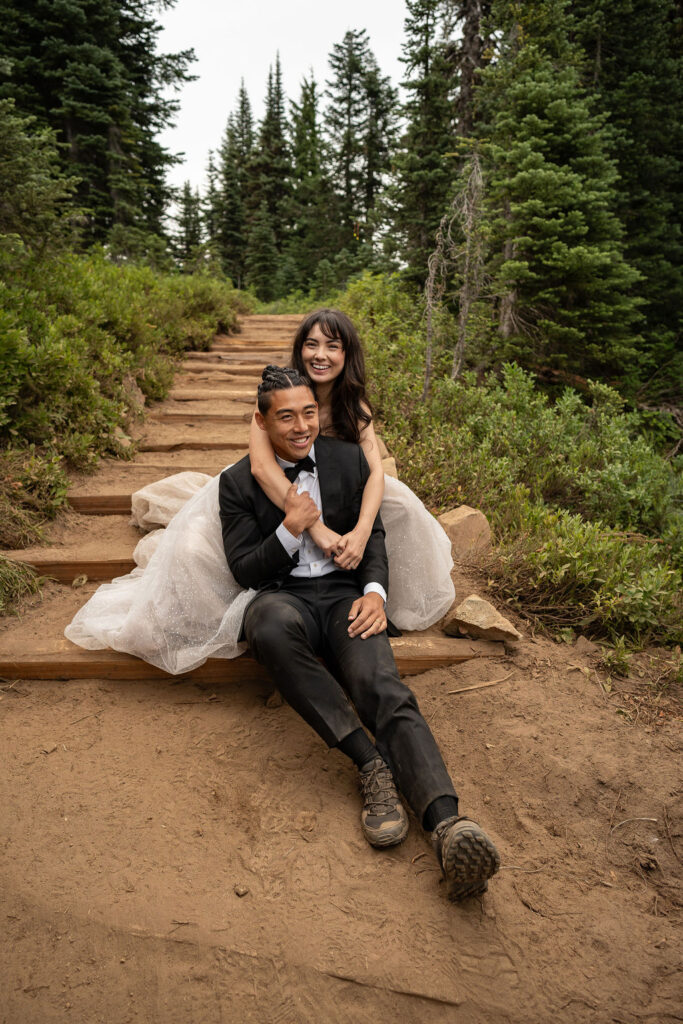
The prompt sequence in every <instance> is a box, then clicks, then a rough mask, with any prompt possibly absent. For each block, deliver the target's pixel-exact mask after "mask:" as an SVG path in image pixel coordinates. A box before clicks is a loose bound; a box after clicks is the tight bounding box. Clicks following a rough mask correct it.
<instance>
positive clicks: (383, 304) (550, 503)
mask: <svg viewBox="0 0 683 1024" xmlns="http://www.w3.org/2000/svg"><path fill="white" fill-rule="evenodd" d="M342 305H343V307H344V308H345V309H346V311H347V312H348V313H349V314H350V315H351V316H352V317H353V318H354V320H355V321H356V323H357V324H358V326H359V328H360V331H361V336H362V338H363V340H364V342H365V345H366V348H367V354H368V362H369V368H370V378H371V387H372V398H373V402H374V406H375V413H376V415H377V416H378V418H379V419H380V421H383V432H384V436H385V438H386V440H387V443H388V444H389V445H390V447H391V449H392V451H393V453H394V455H395V456H396V457H397V460H398V461H399V464H400V467H401V474H402V477H403V479H404V480H405V481H406V483H407V484H408V485H409V486H411V487H412V488H413V489H414V490H415V491H416V492H417V493H418V494H419V495H420V497H421V498H422V499H423V500H424V501H425V502H426V504H427V505H428V506H429V507H431V508H432V509H434V510H435V511H437V512H438V511H441V510H443V509H445V508H450V507H452V506H453V505H458V504H468V505H473V506H475V507H478V508H481V509H482V511H484V512H485V514H486V515H487V516H488V518H489V519H490V521H491V524H492V526H493V528H494V531H495V533H496V535H497V538H498V540H499V542H500V545H501V546H500V548H499V551H498V553H497V555H496V558H495V559H494V561H493V562H492V564H491V566H490V568H489V572H490V575H491V578H492V582H493V586H494V587H495V588H496V589H497V591H498V592H499V593H500V594H501V595H503V596H504V597H506V598H509V599H510V600H512V601H514V602H515V603H516V604H517V605H518V606H519V607H520V610H522V611H524V610H526V611H527V612H529V613H531V614H535V615H537V616H538V617H539V618H543V619H545V621H547V622H551V623H557V624H560V625H580V626H582V628H584V629H585V630H586V631H587V632H590V633H592V634H594V635H607V636H617V635H619V634H620V633H623V634H627V635H628V636H629V637H631V639H633V640H635V641H642V640H644V639H663V640H672V639H674V638H676V637H678V636H680V611H681V606H680V597H679V592H680V588H681V573H680V571H679V570H680V567H681V565H682V562H683V558H682V553H681V541H682V539H683V513H682V512H681V497H682V496H683V487H682V485H681V475H680V472H677V471H676V467H672V465H671V464H670V463H669V462H668V461H667V460H666V459H664V458H662V457H661V456H660V455H658V454H657V453H656V452H655V451H654V450H653V449H652V448H651V447H650V445H649V444H648V443H647V442H646V440H645V439H644V438H643V437H642V436H641V435H639V433H638V426H639V420H638V418H637V417H636V416H635V415H634V414H631V413H627V412H625V411H624V406H623V401H622V399H621V398H620V396H619V395H618V394H617V393H616V392H615V391H614V390H612V389H611V388H609V387H607V386H606V385H604V384H592V385H591V388H590V399H591V402H590V404H587V403H586V402H584V401H583V400H582V398H581V397H580V396H579V395H578V394H577V393H576V392H574V391H572V390H571V389H567V390H566V391H565V392H564V393H563V394H562V395H561V396H560V397H559V398H558V399H557V401H555V402H554V403H552V402H551V401H550V399H549V398H548V396H547V395H546V394H545V393H544V392H542V391H540V390H538V388H537V387H536V385H535V382H534V379H533V377H532V376H531V375H530V374H528V373H526V372H525V371H524V370H522V369H521V368H520V367H518V366H516V365H514V364H509V365H506V366H505V367H503V370H502V374H501V376H500V378H499V377H497V376H495V375H490V376H489V377H487V378H485V379H483V380H481V381H478V380H477V378H476V377H475V375H474V374H469V375H466V376H465V377H464V379H462V380H460V381H458V382H454V381H452V380H451V379H450V377H449V375H448V367H449V362H450V358H449V357H450V351H449V350H450V348H451V346H452V333H449V332H452V325H451V322H450V319H449V317H448V315H447V314H446V313H444V312H443V311H440V312H439V313H438V316H437V322H436V330H435V337H436V343H435V347H434V353H433V357H434V375H433V383H432V388H431V392H430V394H429V396H428V397H427V399H426V400H423V398H422V392H423V384H424V380H423V377H424V365H425V352H426V339H425V331H424V324H423V320H422V308H421V303H420V302H419V301H417V302H416V301H415V300H414V298H413V297H411V296H410V295H408V294H406V293H405V292H404V291H403V290H402V288H401V287H400V285H399V282H398V280H397V279H395V278H389V279H387V278H381V277H373V276H371V275H366V276H365V277H364V278H362V279H361V280H360V281H357V282H353V283H352V284H351V285H350V286H349V289H348V290H347V292H346V294H345V296H344V297H343V299H342Z"/></svg>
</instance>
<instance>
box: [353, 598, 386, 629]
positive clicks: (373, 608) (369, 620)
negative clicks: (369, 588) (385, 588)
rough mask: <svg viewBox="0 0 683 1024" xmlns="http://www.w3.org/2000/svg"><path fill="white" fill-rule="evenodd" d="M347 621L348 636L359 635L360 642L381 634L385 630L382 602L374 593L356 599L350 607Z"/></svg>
mask: <svg viewBox="0 0 683 1024" xmlns="http://www.w3.org/2000/svg"><path fill="white" fill-rule="evenodd" d="M349 619H350V620H351V625H350V626H349V636H359V635H360V638H361V640H365V639H367V637H369V636H374V635H375V633H381V632H382V631H383V630H385V629H386V628H387V617H386V615H385V613H384V601H383V600H382V598H381V597H380V595H379V594H376V593H370V594H366V595H365V596H364V597H359V598H357V599H356V600H355V601H354V602H353V604H352V605H351V611H350V612H349Z"/></svg>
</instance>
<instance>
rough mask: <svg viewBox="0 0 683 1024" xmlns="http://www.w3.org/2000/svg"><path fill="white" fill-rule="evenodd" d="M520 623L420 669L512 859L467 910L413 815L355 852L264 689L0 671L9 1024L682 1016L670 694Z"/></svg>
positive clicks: (320, 752) (631, 1022)
mask: <svg viewBox="0 0 683 1024" xmlns="http://www.w3.org/2000/svg"><path fill="white" fill-rule="evenodd" d="M242 337H244V336H242ZM162 427H165V425H162V424H158V425H157V428H156V429H157V430H158V429H159V428H162ZM176 455H177V457H176ZM197 456H198V458H199V457H200V456H202V457H203V461H201V462H198V463H197V468H204V467H205V466H206V467H208V465H210V464H212V463H211V460H212V459H214V458H216V457H218V461H220V453H213V454H211V453H204V452H197ZM142 457H143V458H145V459H146V464H147V465H150V464H151V465H155V464H156V465H164V466H166V465H169V463H168V462H167V461H166V459H167V455H166V454H165V453H164V454H155V455H154V456H152V453H149V452H148V453H145V455H143V456H142ZM152 457H154V458H155V459H157V460H159V461H158V462H157V463H153V462H152V463H150V462H149V460H150V459H151V458H152ZM192 458H193V453H192V452H189V454H188V453H187V452H185V453H176V454H174V458H173V460H172V461H171V462H170V465H171V466H173V465H177V464H180V465H183V466H184V465H185V464H187V463H188V462H191V461H192ZM106 473H107V477H108V480H113V479H114V477H115V473H113V467H112V464H111V463H109V464H108V465H107V467H106ZM130 473H131V471H130V469H129V468H128V467H127V466H126V467H123V466H122V472H121V480H120V483H121V487H125V481H126V479H129V476H130ZM112 474H113V476H112ZM114 482H115V481H114ZM85 520H88V517H80V516H75V515H73V514H71V515H70V516H69V517H67V518H66V520H65V521H63V522H62V523H61V524H59V525H57V526H56V528H55V533H54V539H55V540H56V542H57V544H59V545H62V546H65V547H66V546H68V540H69V538H72V537H73V536H74V531H75V530H79V529H81V528H84V525H85V523H84V521H85ZM88 523H89V525H88V531H92V530H93V529H101V530H104V531H109V532H108V533H107V537H108V540H109V542H110V543H112V544H113V545H115V546H116V547H117V548H118V547H119V546H120V545H123V543H124V541H125V538H126V536H127V533H126V531H127V530H130V529H131V528H130V527H128V526H127V525H126V523H125V520H123V519H119V518H118V517H111V522H107V517H104V518H100V517H98V519H97V521H96V522H95V523H94V522H93V519H92V518H90V519H89V520H88ZM86 532H87V531H86ZM88 535H89V536H90V533H89V534H88ZM457 585H458V590H459V593H460V595H461V596H465V594H466V593H469V592H471V591H472V590H475V589H476V590H479V592H481V590H482V585H483V581H481V580H476V579H474V578H471V577H468V576H467V575H466V574H465V573H464V571H462V570H461V571H459V572H458V574H457ZM94 587H95V584H92V583H87V584H86V585H85V586H84V587H82V588H79V589H73V588H71V587H62V586H59V585H57V584H52V585H49V586H48V587H46V588H45V590H44V591H43V593H42V595H41V596H40V597H37V598H33V599H31V601H30V602H28V603H27V604H26V606H25V607H24V609H23V614H22V616H21V618H20V619H18V620H4V621H3V620H0V646H3V645H4V647H5V649H10V648H11V649H12V650H17V649H21V645H22V644H23V645H24V646H25V649H31V648H36V649H37V648H39V647H40V646H41V644H42V643H44V642H45V637H46V636H49V635H57V634H58V633H59V631H60V630H61V629H62V628H63V625H64V624H65V623H66V622H67V621H68V620H69V618H70V617H71V615H72V614H73V612H74V611H75V610H76V609H77V608H78V607H79V606H80V604H81V603H82V601H83V600H84V599H85V597H87V596H88V594H89V593H91V592H92V590H93V589H94ZM518 625H519V626H520V628H521V629H522V630H523V632H524V633H525V638H524V639H523V640H522V641H521V642H520V643H519V644H517V645H515V648H514V649H510V650H509V651H508V655H507V656H506V657H505V658H499V659H478V660H474V661H471V662H467V663H465V664H464V665H459V666H456V667H453V668H450V669H438V670H433V671H431V672H428V673H425V674H423V675H420V676H415V677H413V678H412V679H411V680H410V684H411V686H412V687H413V689H414V690H415V693H416V694H417V697H418V700H419V702H420V705H421V707H422V710H423V712H424V714H425V716H426V718H427V719H428V721H429V722H430V724H431V727H432V728H433V730H434V732H435V735H436V737H437V739H438V742H439V744H440V746H441V749H442V751H443V754H444V757H445V759H446V762H447V764H448V766H449V769H450V770H451V773H452V775H453V778H454V780H455V782H456V786H457V788H458V791H459V793H460V797H461V807H462V810H463V811H465V812H467V813H469V814H471V815H473V816H474V817H475V818H476V819H477V820H478V821H479V822H480V823H481V824H482V825H483V826H484V827H485V828H486V829H487V830H489V831H490V833H491V834H492V836H493V837H494V838H495V840H496V842H497V843H498V845H499V848H500V850H501V855H502V865H503V866H502V870H501V872H500V874H499V875H497V876H496V877H495V878H494V879H493V880H492V882H491V885H490V889H489V892H488V894H487V895H486V896H485V897H483V898H482V899H478V900H473V901H469V903H467V904H465V905H452V904H450V903H449V902H448V901H447V899H446V897H445V895H444V892H443V886H442V885H441V884H440V879H439V872H438V869H437V865H436V861H435V859H434V858H433V855H432V853H431V851H430V849H429V847H428V845H427V842H426V839H425V837H424V836H423V834H422V833H421V830H420V828H419V827H418V824H417V823H416V822H415V821H412V827H411V832H410V834H409V837H408V839H407V840H406V842H405V843H404V844H403V845H402V846H401V847H399V848H397V849H393V850H390V851H384V852H380V851H377V850H373V849H371V848H370V847H369V846H368V845H367V844H366V843H365V842H364V840H363V838H362V835H361V832H360V827H359V811H360V800H359V795H358V791H357V783H356V778H355V770H354V769H353V768H352V767H351V766H350V765H349V764H348V763H347V762H346V760H345V759H344V758H343V756H342V755H341V754H339V753H338V752H336V751H328V750H326V748H325V747H324V744H323V743H322V741H320V740H319V739H318V738H317V737H316V736H315V735H314V734H313V733H312V732H311V731H310V730H309V729H308V727H307V726H306V725H305V724H304V723H303V722H302V721H301V720H299V719H298V717H297V716H296V715H295V714H294V712H292V711H291V709H289V708H288V707H287V706H283V705H282V704H281V703H280V702H279V701H278V700H274V699H273V698H272V694H271V692H270V688H269V687H268V686H264V685H263V684H262V683H257V682H254V683H243V684H235V683H234V682H233V683H231V682H230V681H229V680H227V679H226V682H225V683H224V684H222V685H218V686H216V685H214V686H211V687H206V686H203V685H198V684H197V683H193V682H192V680H191V679H169V681H168V682H163V683H159V682H153V683H150V682H148V683H115V682H103V681H101V680H97V679H93V680H86V681H71V682H35V681H29V682H26V681H14V682H13V681H12V680H7V681H4V682H2V683H0V723H1V730H2V739H1V741H0V742H1V743H2V749H3V752H4V770H3V772H2V776H1V782H0V801H1V804H2V808H3V812H2V821H3V827H2V841H1V845H0V849H1V850H2V862H1V866H0V879H1V881H0V890H1V891H2V914H3V920H4V928H3V929H2V933H1V935H0V955H1V957H2V967H1V968H0V1022H2V1024H37V1022H40V1024H51V1022H59V1024H62V1022H65V1021H69V1020H73V1021H86V1022H99V1021H101V1022H106V1024H118V1022H121V1024H123V1022H133V1021H140V1022H155V1024H156V1022H158V1024H187V1022H197V1024H199V1022H201V1024H225V1022H233V1021H235V1022H243V1021H244V1022H252V1021H253V1022H264V1021H268V1022H271V1021H272V1022H276V1024H298V1022H306V1024H308V1022H311V1024H318V1022H332V1024H336V1022H339V1024H350V1022H354V1024H355V1022H356V1021H365V1020H368V1021H371V1020H372V1021H380V1022H385V1021H386V1022H389V1021H394V1020H396V1019H398V1020H401V1021H405V1022H409V1024H412V1022H415V1024H431V1022H435V1024H436V1022H437V1021H439V1022H441V1021H449V1022H451V1021H452V1022H458V1024H460V1022H462V1024H499V1022H500V1024H504V1022H505V1024H506V1022H510V1024H513V1022H514V1024H517V1022H519V1024H547V1022H550V1021H561V1022H563V1024H565V1022H566V1024H579V1022H600V1024H602V1022H619V1024H636V1022H640V1021H652V1022H668V1021H673V1020H680V1019H681V1017H682V1016H683V1015H682V1014H681V1000H680V995H681V985H680V973H678V968H679V959H680V952H679V949H680V947H679V945H678V944H677V925H678V924H679V920H680V907H681V899H680V897H681V888H680V868H681V863H680V858H681V856H683V845H682V844H681V838H680V831H681V829H680V821H681V814H680V811H681V802H680V770H679V768H678V766H677V757H676V755H677V753H678V752H679V750H680V717H679V715H678V708H679V705H678V704H677V703H676V701H675V699H674V695H673V694H671V693H669V692H668V691H666V690H665V691H664V692H663V693H661V694H659V695H657V694H656V693H655V691H654V690H652V688H651V687H648V685H647V681H648V678H651V676H652V675H653V672H652V671H648V669H651V668H652V664H653V662H652V660H651V659H652V655H643V656H642V658H641V659H636V660H635V661H634V666H633V672H632V676H631V678H629V679H627V680H617V679H612V681H611V683H609V684H608V683H607V681H606V675H605V673H604V672H602V671H599V670H598V659H599V654H600V651H599V649H598V648H597V647H596V646H595V645H593V644H590V643H588V642H586V641H579V642H578V643H577V644H574V645H566V644H556V643H554V642H552V641H550V640H547V639H543V638H538V637H537V638H535V639H534V638H533V637H532V635H531V633H530V631H529V629H528V627H527V626H526V625H525V624H524V623H523V622H518ZM648 659H650V660H648ZM639 671H642V672H643V673H644V678H642V679H641V678H640V677H639V674H638V673H639ZM493 680H500V682H499V683H498V685H495V686H492V687H488V688H481V689H473V690H471V692H457V691H459V690H461V689H462V688H465V687H473V686H476V685H477V684H479V683H484V682H491V681H493ZM454 691H456V692H454ZM678 764H680V761H678Z"/></svg>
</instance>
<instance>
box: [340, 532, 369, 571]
mask: <svg viewBox="0 0 683 1024" xmlns="http://www.w3.org/2000/svg"><path fill="white" fill-rule="evenodd" d="M369 537H370V531H369V530H364V529H363V527H362V526H355V527H354V528H353V530H351V532H350V533H345V534H344V536H343V537H342V538H341V540H340V541H339V553H338V554H337V556H336V557H335V559H334V560H335V563H336V564H337V565H338V566H339V568H340V569H357V568H358V566H359V565H360V563H361V560H362V558H363V555H364V554H365V545H366V544H367V542H368V539H369Z"/></svg>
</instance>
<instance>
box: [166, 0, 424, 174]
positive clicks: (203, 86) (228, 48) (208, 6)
mask: <svg viewBox="0 0 683 1024" xmlns="http://www.w3.org/2000/svg"><path fill="white" fill-rule="evenodd" d="M405 15H406V10H405V3H404V0H342V2H340V3H334V4H330V3H325V2H324V0H251V2H250V0H240V2H239V3H237V2H235V0H178V3H177V5H176V6H175V7H174V8H173V9H171V10H169V11H165V12H161V13H160V14H159V15H158V18H159V21H160V22H161V23H162V24H163V26H164V31H163V32H161V33H160V35H159V50H160V52H162V53H175V52H177V51H178V50H185V49H188V48H189V47H194V50H195V53H196V55H197V61H196V62H195V63H194V65H193V66H192V71H193V73H194V74H196V75H199V79H198V81H196V82H190V83H188V84H187V85H185V86H184V88H183V89H182V91H181V92H180V93H179V94H178V95H179V98H180V104H181V105H180V111H179V113H178V116H177V119H176V127H175V128H173V129H170V130H168V131H166V132H164V133H163V134H162V135H161V138H160V141H161V143H162V145H164V146H165V147H166V148H167V149H169V150H170V151H171V152H173V153H178V152H184V153H185V162H184V163H183V164H180V165H178V166H177V167H175V168H173V169H172V170H171V172H170V174H169V179H170V182H171V184H173V185H178V186H180V185H182V184H183V182H184V181H185V180H189V181H190V182H191V183H192V185H193V186H199V187H200V188H201V187H203V185H204V181H205V171H206V161H207V155H208V151H209V149H214V150H215V149H216V148H217V147H218V144H219V142H220V139H221V135H222V134H223V131H224V129H225V122H226V120H227V118H228V114H229V113H230V112H231V111H232V110H233V109H234V107H235V102H236V99H237V91H238V89H239V85H240V79H241V78H244V82H245V85H246V88H247V92H248V93H249V98H250V100H251V104H252V110H253V112H254V117H255V119H256V120H260V118H261V117H262V115H263V101H264V97H265V91H266V79H267V76H268V67H269V66H270V65H271V64H274V62H275V55H276V53H277V51H278V50H279V51H280V60H281V63H282V77H283V82H284V87H285V93H286V95H287V98H288V100H289V99H294V100H297V101H298V99H299V91H300V84H301V79H302V78H303V77H304V76H306V77H309V76H310V70H311V68H312V69H313V73H314V77H315V78H316V81H317V82H318V84H319V86H321V87H323V88H324V82H325V79H326V78H328V77H329V70H328V66H327V57H328V54H329V52H330V50H331V49H332V46H333V45H334V44H335V43H339V42H341V40H342V39H343V37H344V33H345V32H346V31H347V30H348V29H362V28H364V29H366V30H367V32H368V35H369V37H370V46H371V48H372V50H373V52H374V54H375V57H376V58H377V62H378V64H379V66H380V68H381V70H382V72H383V73H384V74H385V75H389V77H390V78H391V81H392V83H393V84H394V85H398V83H399V81H400V79H401V78H402V77H403V74H404V70H403V65H402V64H400V63H399V60H398V58H399V57H400V56H401V43H402V41H403V22H404V19H405Z"/></svg>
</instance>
